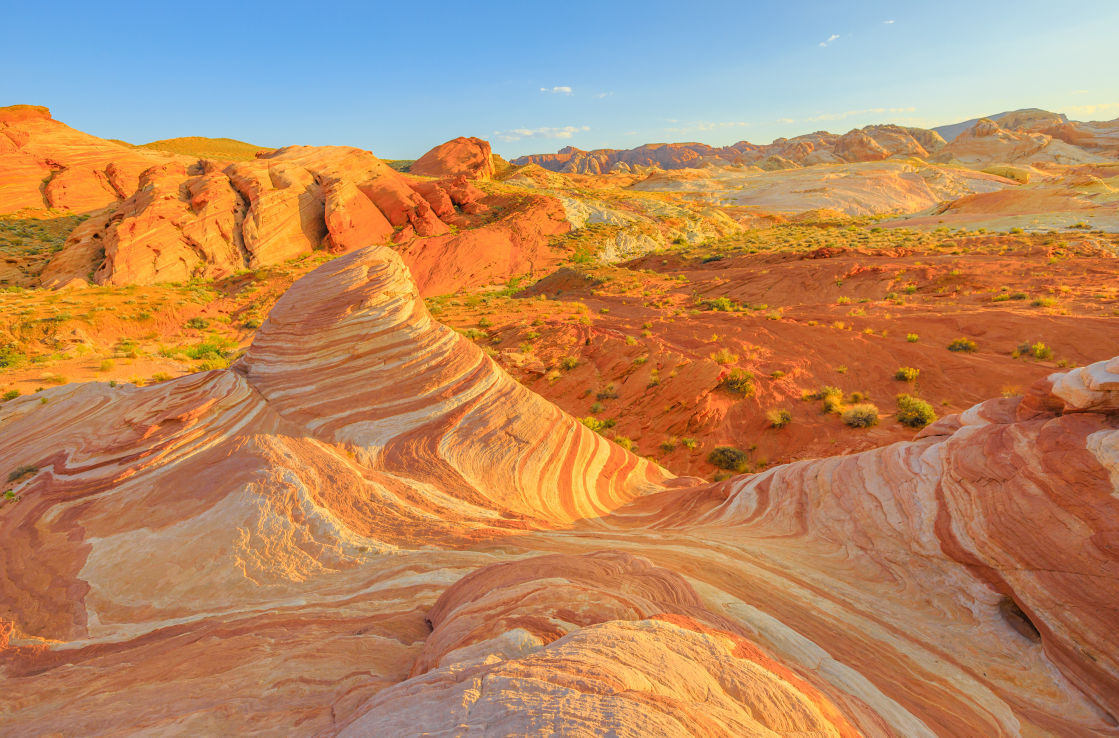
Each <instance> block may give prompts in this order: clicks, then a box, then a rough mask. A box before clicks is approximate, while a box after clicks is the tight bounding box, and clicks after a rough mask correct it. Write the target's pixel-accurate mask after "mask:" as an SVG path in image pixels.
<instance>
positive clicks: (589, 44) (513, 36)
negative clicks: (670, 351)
mask: <svg viewBox="0 0 1119 738" xmlns="http://www.w3.org/2000/svg"><path fill="white" fill-rule="evenodd" d="M3 17H4V23H3V24H2V26H0V68H3V69H4V72H3V75H2V78H0V79H2V81H0V105H7V104H14V103H32V104H39V105H46V106H48V107H50V108H51V110H52V111H53V112H54V115H55V117H56V118H57V119H59V120H62V121H64V122H66V123H68V124H70V125H71V126H74V127H75V128H78V129H81V130H84V131H88V132H90V133H93V134H96V135H99V136H104V137H109V138H122V139H125V140H128V141H132V142H136V143H140V142H145V141H150V140H154V139H160V138H170V137H175V136H187V135H202V136H229V137H233V138H239V139H243V140H247V141H251V142H253V143H258V144H261V145H267V146H278V145H284V144H291V143H303V144H348V145H353V146H360V147H362V148H367V149H370V150H372V151H373V152H374V153H376V154H378V155H380V156H382V157H386V158H415V157H416V156H418V155H420V154H422V153H423V152H424V151H425V150H427V149H428V148H430V147H431V146H433V145H435V144H437V143H439V142H441V141H444V140H446V139H448V138H452V137H454V136H458V135H473V136H481V137H483V138H486V139H488V140H490V141H491V142H492V143H493V144H494V150H495V151H497V152H498V153H501V154H503V155H505V156H514V155H519V154H524V153H539V152H548V151H555V150H557V149H558V148H560V147H562V146H566V145H574V146H579V147H580V148H596V147H603V146H609V147H631V146H636V145H639V144H642V143H647V142H659V141H704V142H707V143H711V144H728V143H732V142H734V141H739V140H743V139H746V140H750V141H755V142H758V143H768V142H769V141H770V140H772V139H773V138H775V137H777V136H795V135H798V134H801V133H807V132H810V131H815V130H821V129H826V130H832V131H840V132H842V131H847V130H850V129H851V128H854V127H858V126H863V125H867V124H869V123H878V122H895V123H902V124H907V125H919V126H933V125H939V124H943V123H952V122H956V121H959V120H963V119H966V118H971V117H975V116H977V115H982V114H989V113H996V112H999V111H1002V110H1007V109H1015V108H1020V107H1043V108H1047V109H1050V110H1057V111H1061V112H1066V113H1068V114H1069V115H1070V117H1073V118H1076V119H1082V120H1093V119H1096V120H1100V119H1111V118H1115V117H1117V116H1119V43H1117V42H1116V39H1117V38H1119V1H1116V0H1086V1H1082V2H1080V3H1077V4H1076V6H1075V10H1074V11H1073V12H1064V10H1063V9H1062V7H1061V5H1060V4H1058V3H1053V2H1041V1H1039V0H1015V1H1014V2H1003V1H1001V0H986V1H984V2H976V1H975V0H971V1H969V2H956V1H955V0H942V1H940V2H934V3H929V2H920V3H917V2H898V1H897V0H895V1H894V2H862V3H838V2H796V1H792V0H786V1H785V2H722V3H719V2H704V1H703V0H692V1H691V2H687V3H681V2H658V1H656V0H652V1H648V0H647V1H645V2H624V3H623V2H611V1H610V0H598V1H597V2H581V1H574V2H573V1H569V2H566V3H555V4H550V3H536V2H523V1H522V2H491V3H484V2H483V3H464V2H458V3H444V2H438V1H435V0H428V1H427V2H423V3H401V2H397V3H381V2H364V3H349V2H329V3H306V2H304V3H298V4H297V3H285V2H269V3H251V2H243V3H239V2H225V3H210V2H202V1H199V0H191V2H183V3H163V2H148V3H143V4H141V3H127V2H117V3H103V4H102V3H91V2H81V3H78V2H74V3H71V2H54V3H50V4H47V3H31V2H21V3H6V7H5V8H4V12H3Z"/></svg>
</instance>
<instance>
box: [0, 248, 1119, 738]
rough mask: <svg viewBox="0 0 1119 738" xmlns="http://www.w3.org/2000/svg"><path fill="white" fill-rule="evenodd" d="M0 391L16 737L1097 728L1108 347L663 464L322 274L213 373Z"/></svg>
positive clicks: (424, 320)
mask: <svg viewBox="0 0 1119 738" xmlns="http://www.w3.org/2000/svg"><path fill="white" fill-rule="evenodd" d="M41 398H42V400H45V402H42V401H41V400H40V397H28V398H21V399H18V400H14V401H9V402H7V403H5V404H3V405H2V406H0V430H2V431H3V432H2V433H0V472H3V473H7V474H10V475H11V480H10V482H9V484H10V486H11V489H12V495H11V496H10V497H11V499H7V500H5V501H4V502H3V503H0V673H2V674H3V676H4V681H5V688H4V690H3V691H2V693H0V710H2V713H3V715H4V721H5V729H6V730H7V731H8V732H12V733H14V734H29V733H63V734H78V733H80V734H89V733H96V732H105V731H112V732H121V733H134V732H147V733H221V734H240V733H245V732H257V733H270V734H292V733H293V732H296V733H301V734H322V735H333V734H348V735H414V734H421V733H428V734H430V733H436V734H440V733H446V734H481V733H483V732H487V731H489V732H498V733H501V734H505V733H511V734H524V733H547V734H564V735H587V736H590V735H601V734H602V733H603V732H613V733H614V734H616V735H620V736H634V735H728V736H729V735H759V736H760V735H773V734H808V735H835V736H855V735H872V736H885V735H905V736H927V735H951V736H959V735H1042V734H1056V735H1100V736H1103V735H1119V723H1117V722H1116V715H1119V649H1117V648H1116V645H1115V641H1114V638H1113V636H1114V633H1115V631H1116V629H1117V628H1119V614H1117V613H1116V610H1115V607H1114V604H1115V602H1116V601H1119V553H1117V548H1116V541H1117V540H1119V528H1117V525H1116V521H1117V520H1119V358H1116V359H1112V360H1110V361H1107V362H1100V363H1098V364H1094V365H1092V366H1088V367H1083V368H1080V369H1075V370H1072V371H1070V372H1067V373H1064V374H1055V375H1052V376H1051V377H1049V378H1048V379H1046V380H1044V381H1043V382H1042V383H1040V384H1039V385H1037V386H1035V387H1034V388H1033V389H1032V390H1031V391H1030V392H1029V393H1028V394H1027V395H1026V396H1025V397H1024V398H1002V399H997V400H992V401H988V402H985V403H983V404H981V405H978V406H976V407H974V408H972V409H970V410H968V411H967V412H965V413H963V414H961V415H957V416H951V417H948V418H945V419H942V420H941V421H939V422H938V423H936V424H934V425H933V426H930V427H929V428H926V429H925V430H924V431H922V432H921V433H920V434H919V435H918V437H917V438H915V439H914V440H913V441H911V442H903V443H897V444H894V445H892V446H888V447H885V448H880V449H876V450H873V451H868V452H864V453H861V454H856V455H851V456H844V457H837V458H830V459H818V460H812V461H802V462H797V463H794V464H789V465H785V466H779V467H775V468H772V469H769V470H767V471H766V472H764V473H761V474H756V475H749V476H745V477H739V478H733V479H730V480H727V481H725V482H722V483H718V484H714V485H707V484H701V483H700V482H699V481H698V480H694V479H686V478H672V477H671V476H670V475H669V474H667V473H666V472H665V471H663V470H661V469H659V468H658V467H656V466H655V465H653V464H651V463H650V462H648V461H646V460H644V459H641V458H639V457H637V456H634V455H632V454H630V453H628V452H626V451H624V450H622V449H621V448H620V447H619V446H617V445H614V444H612V443H610V442H608V441H606V440H604V439H603V438H601V437H600V436H598V435H596V434H594V433H592V432H590V431H589V430H587V429H586V428H585V427H583V426H582V425H580V424H579V423H577V422H575V421H574V420H573V419H571V418H570V417H568V416H566V415H565V414H563V413H562V412H560V411H559V410H557V409H556V408H555V407H553V406H551V405H550V404H548V403H546V402H545V401H543V400H542V399H540V398H539V397H538V396H536V395H534V394H532V393H531V392H529V391H528V390H527V389H525V388H523V387H522V386H520V385H518V384H517V383H515V382H513V381H512V380H511V379H510V378H509V377H507V376H506V375H505V374H504V373H503V372H501V371H500V370H499V369H497V367H496V366H495V365H494V363H493V362H492V361H491V360H490V359H488V358H487V357H486V356H485V355H484V354H483V353H482V352H481V350H479V349H477V348H475V347H474V346H473V345H472V344H470V343H469V342H468V341H466V340H464V339H463V338H461V337H459V336H458V335H457V334H455V333H454V332H453V331H451V330H450V329H448V328H445V327H443V326H441V325H439V324H437V323H435V322H434V321H433V320H432V319H431V317H430V316H429V315H428V313H427V311H426V309H425V308H424V306H423V303H422V302H421V301H420V300H418V299H417V293H416V289H415V287H414V285H413V284H412V282H411V280H410V279H409V277H408V274H407V271H406V269H405V267H404V265H403V262H402V261H401V258H400V257H399V256H398V255H397V254H396V253H395V252H394V251H393V250H391V249H389V248H386V247H370V248H366V249H362V250H359V251H356V252H354V253H351V254H349V255H347V256H343V257H341V258H339V259H336V260H333V261H331V262H328V263H327V264H325V265H323V266H322V267H320V268H319V269H317V270H316V271H314V272H312V273H311V274H309V275H308V276H306V277H304V278H303V279H302V280H300V281H299V282H297V283H296V284H295V285H294V286H293V287H292V288H291V290H289V292H288V293H287V294H285V295H284V297H283V298H281V300H280V301H279V302H278V303H277V304H276V306H275V307H274V309H273V310H272V313H271V315H270V316H269V318H268V320H267V322H266V323H265V324H264V326H263V327H262V328H261V330H260V332H259V334H258V335H257V337H256V339H255V341H254V343H253V345H252V347H251V348H250V349H249V351H248V353H247V354H246V355H245V356H244V358H243V359H242V360H241V361H239V362H238V363H237V364H235V365H234V366H233V367H232V368H231V369H229V370H219V371H212V372H206V373H202V374H197V375H188V376H185V377H182V378H179V379H176V380H171V381H168V382H164V383H161V384H159V385H155V386H151V387H144V388H137V387H132V386H122V387H109V386H107V385H105V384H86V385H67V386H62V387H56V388H52V389H48V390H44V392H43V393H42V394H41Z"/></svg>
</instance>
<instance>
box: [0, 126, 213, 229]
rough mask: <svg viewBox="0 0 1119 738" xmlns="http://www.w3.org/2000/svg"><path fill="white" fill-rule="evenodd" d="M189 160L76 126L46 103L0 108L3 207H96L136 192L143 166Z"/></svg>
mask: <svg viewBox="0 0 1119 738" xmlns="http://www.w3.org/2000/svg"><path fill="white" fill-rule="evenodd" d="M191 161H192V160H191V159H190V158H189V157H182V156H176V155H174V154H167V153H163V152H156V151H149V150H147V149H137V148H129V147H127V146H122V145H120V144H116V143H113V142H112V141H106V140H105V139H101V138H97V137H96V136H90V135H88V134H85V133H82V132H80V131H75V130H74V129H73V128H70V127H69V126H66V125H64V124H62V123H60V122H58V121H56V120H53V119H52V118H51V114H50V111H49V110H47V109H46V108H43V107H39V106H34V105H13V106H10V107H6V108H0V213H10V212H14V211H17V210H22V209H25V208H30V209H41V208H56V209H59V210H71V211H74V212H89V211H92V210H97V209H100V208H103V207H105V206H106V205H111V204H113V203H116V202H119V201H121V200H123V199H124V198H126V197H128V196H129V195H131V194H132V193H133V192H135V190H136V187H137V184H138V181H139V178H140V174H141V173H142V172H143V171H144V170H146V169H149V168H151V167H153V166H159V165H163V164H167V163H170V162H178V163H181V164H184V165H185V164H188V163H190V162H191Z"/></svg>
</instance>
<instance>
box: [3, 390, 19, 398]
mask: <svg viewBox="0 0 1119 738" xmlns="http://www.w3.org/2000/svg"><path fill="white" fill-rule="evenodd" d="M3 397H4V399H5V400H14V399H16V398H17V397H19V390H17V389H11V390H8V391H7V392H5V393H4V395H3Z"/></svg>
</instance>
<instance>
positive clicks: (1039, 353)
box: [1030, 341, 1053, 361]
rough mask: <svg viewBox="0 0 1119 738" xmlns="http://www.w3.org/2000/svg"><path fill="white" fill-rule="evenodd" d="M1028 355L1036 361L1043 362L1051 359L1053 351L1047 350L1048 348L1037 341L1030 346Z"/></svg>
mask: <svg viewBox="0 0 1119 738" xmlns="http://www.w3.org/2000/svg"><path fill="white" fill-rule="evenodd" d="M1030 355H1031V356H1033V357H1034V358H1035V359H1038V360H1040V361H1044V360H1046V359H1052V358H1053V349H1051V348H1049V347H1048V346H1046V345H1045V344H1044V343H1042V342H1041V341H1038V342H1037V343H1035V344H1032V345H1031V346H1030Z"/></svg>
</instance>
